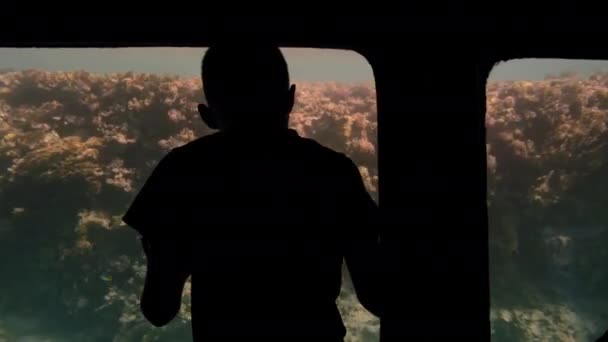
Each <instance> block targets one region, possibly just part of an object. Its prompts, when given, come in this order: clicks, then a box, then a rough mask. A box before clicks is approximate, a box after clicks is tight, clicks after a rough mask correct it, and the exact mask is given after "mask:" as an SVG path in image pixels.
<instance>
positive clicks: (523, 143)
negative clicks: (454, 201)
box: [486, 59, 608, 341]
mask: <svg viewBox="0 0 608 342" xmlns="http://www.w3.org/2000/svg"><path fill="white" fill-rule="evenodd" d="M605 70H608V62H607V61H584V60H548V59H540V60H539V59H524V60H513V61H508V62H506V63H502V64H499V65H498V66H496V67H495V68H494V70H493V71H492V73H491V75H490V78H489V80H488V84H487V114H486V128H487V146H486V147H487V157H488V165H487V172H488V173H487V174H488V195H487V196H488V197H487V200H488V205H489V229H490V265H491V266H490V274H491V275H490V285H491V322H492V340H493V341H594V340H595V339H597V338H598V337H599V336H601V335H602V334H603V333H604V331H606V330H607V329H608V295H607V294H608V293H607V292H606V289H608V271H607V270H608V248H607V247H606V246H607V244H606V242H608V210H606V209H607V207H608V178H607V176H608V127H607V125H608V73H606V71H605Z"/></svg>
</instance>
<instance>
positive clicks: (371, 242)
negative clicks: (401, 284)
mask: <svg viewBox="0 0 608 342" xmlns="http://www.w3.org/2000/svg"><path fill="white" fill-rule="evenodd" d="M345 174H346V175H345V178H344V180H345V181H346V182H344V183H343V186H344V189H342V191H343V193H344V196H345V197H344V199H343V200H344V203H345V204H346V206H345V208H344V209H345V211H344V212H345V215H347V216H348V218H347V220H346V221H347V222H349V223H350V224H349V225H348V229H347V230H346V231H345V233H346V234H347V236H346V238H345V241H346V245H345V255H344V259H345V261H346V266H347V267H348V271H349V273H350V276H351V279H352V282H353V286H354V288H355V292H356V295H357V298H358V299H359V302H360V303H361V305H363V307H364V308H366V309H367V310H368V311H369V312H371V313H372V314H374V315H375V316H377V317H380V316H381V315H382V309H381V304H382V301H381V298H380V297H381V294H382V288H381V285H382V281H383V274H382V271H381V269H382V267H383V265H382V264H381V262H382V260H381V250H380V234H379V229H378V227H379V222H378V220H379V215H378V207H377V205H376V203H375V202H374V201H373V199H372V198H371V197H370V195H369V194H368V192H367V190H366V189H365V186H364V184H363V180H362V178H361V174H360V173H359V169H358V168H357V166H356V165H355V164H354V163H353V162H352V161H350V160H348V166H347V167H346V172H345Z"/></svg>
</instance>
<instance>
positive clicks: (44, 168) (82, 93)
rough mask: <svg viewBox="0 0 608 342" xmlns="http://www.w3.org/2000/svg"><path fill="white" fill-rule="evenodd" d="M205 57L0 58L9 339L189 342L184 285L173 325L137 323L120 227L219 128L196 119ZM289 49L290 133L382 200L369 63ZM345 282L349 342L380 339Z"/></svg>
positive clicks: (127, 52) (132, 276)
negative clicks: (174, 156)
mask: <svg viewBox="0 0 608 342" xmlns="http://www.w3.org/2000/svg"><path fill="white" fill-rule="evenodd" d="M204 51H205V49H199V48H197V49H190V48H124V49H0V260H2V262H0V274H1V275H2V281H0V293H1V294H2V295H1V296H0V341H21V339H22V338H23V340H24V341H25V340H27V341H38V340H40V341H46V340H52V341H104V342H106V341H156V340H158V341H179V340H189V338H190V334H191V333H190V324H189V321H190V311H189V309H190V306H189V304H190V298H189V296H190V292H189V286H187V287H186V291H185V294H184V299H183V300H184V305H183V306H182V311H181V312H180V314H179V315H178V317H177V318H176V319H175V320H174V321H172V322H171V323H170V324H169V325H168V326H166V327H164V328H154V327H153V326H152V325H151V324H149V323H148V322H147V321H145V319H144V318H143V316H142V315H141V313H140V311H139V302H138V301H139V297H140V294H141V289H142V286H143V277H144V275H145V265H146V264H145V259H144V256H143V252H142V250H141V248H140V245H139V244H138V241H137V235H136V233H135V232H134V231H133V230H131V229H129V228H128V227H127V226H124V225H122V224H121V222H120V218H121V216H122V215H123V214H124V211H125V210H126V208H127V207H128V205H129V204H130V203H131V201H132V200H133V198H134V196H135V194H136V193H137V191H138V190H139V189H140V188H141V186H142V185H143V182H144V181H145V180H146V178H147V177H148V176H149V174H150V173H151V171H152V168H153V167H154V166H155V165H156V163H157V162H158V161H159V160H160V158H162V156H164V155H165V154H166V153H167V152H168V151H169V150H170V149H171V148H173V147H176V146H179V145H181V144H184V143H186V142H189V141H191V140H193V139H195V138H197V137H200V136H203V135H205V134H209V133H211V130H210V129H209V128H207V127H206V126H205V125H204V124H203V122H202V121H201V120H200V118H199V116H198V113H197V111H196V105H197V104H198V103H199V102H201V101H203V93H202V90H201V81H200V79H199V76H198V75H199V72H200V62H201V58H202V56H203V54H204ZM283 51H284V53H285V56H286V59H287V62H288V64H289V67H290V74H291V78H292V82H294V83H295V84H296V85H297V98H296V101H297V102H296V105H295V109H294V111H293V113H292V115H291V123H290V125H291V126H292V127H293V128H295V129H296V130H297V131H298V132H299V133H300V134H301V135H303V136H306V137H310V138H313V139H315V140H317V141H318V142H320V143H321V144H324V145H326V146H328V147H331V148H333V149H335V150H338V151H341V152H344V153H346V154H347V155H348V156H350V157H351V158H352V159H353V160H354V161H355V163H356V164H357V165H358V166H359V169H360V171H361V174H362V176H363V178H364V181H365V184H366V187H367V189H368V190H369V191H370V193H371V194H372V196H373V197H374V199H376V200H377V183H378V176H377V175H378V171H377V161H376V151H377V148H378V145H377V138H376V136H377V122H376V93H375V87H374V81H373V74H372V70H371V67H370V66H369V64H368V63H367V62H366V61H365V59H364V58H363V57H362V56H360V55H358V54H356V53H354V52H351V51H341V50H320V49H283ZM344 279H345V281H344V283H343V290H342V293H341V295H340V297H339V300H338V304H339V308H340V311H341V313H342V316H343V320H344V321H345V325H346V326H347V330H348V335H347V341H374V340H377V339H378V328H379V322H378V320H377V319H375V318H374V317H373V316H372V315H371V314H369V313H367V312H366V311H365V310H364V309H363V308H362V307H361V306H360V305H359V303H358V302H357V300H356V298H355V296H354V293H353V289H352V285H351V284H350V280H349V279H348V276H347V272H344ZM243 286H247V284H245V283H244V284H243ZM297 295H298V294H297V293H296V294H294V296H297ZM297 302H298V301H297V300H295V298H294V305H296V304H295V303H297ZM269 329H271V327H269ZM28 338H29V339H28Z"/></svg>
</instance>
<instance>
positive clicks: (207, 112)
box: [198, 103, 219, 129]
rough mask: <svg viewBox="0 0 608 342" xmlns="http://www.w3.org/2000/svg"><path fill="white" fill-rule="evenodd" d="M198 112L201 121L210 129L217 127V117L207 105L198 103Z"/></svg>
mask: <svg viewBox="0 0 608 342" xmlns="http://www.w3.org/2000/svg"><path fill="white" fill-rule="evenodd" d="M198 113H199V115H200V116H201V119H202V120H203V122H204V123H205V124H206V125H207V126H209V128H211V129H219V125H218V122H217V118H216V117H215V115H213V112H212V111H211V109H209V107H207V105H205V104H202V103H200V104H199V105H198Z"/></svg>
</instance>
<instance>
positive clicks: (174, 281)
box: [140, 237, 190, 327]
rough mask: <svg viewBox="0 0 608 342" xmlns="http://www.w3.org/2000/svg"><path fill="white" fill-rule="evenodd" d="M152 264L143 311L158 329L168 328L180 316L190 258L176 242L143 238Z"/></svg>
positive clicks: (144, 295) (141, 304)
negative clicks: (166, 326)
mask: <svg viewBox="0 0 608 342" xmlns="http://www.w3.org/2000/svg"><path fill="white" fill-rule="evenodd" d="M142 244H143V246H144V251H145V253H146V258H147V261H148V269H147V271H146V280H145V285H144V290H143V293H142V296H141V303H140V308H141V311H142V313H143V315H144V317H146V319H147V320H148V321H150V323H152V324H153V325H155V326H157V327H162V326H164V325H166V324H168V323H169V322H170V321H171V320H172V319H173V318H175V316H176V315H177V314H178V313H179V309H180V307H181V304H182V292H183V290H184V285H185V284H186V280H187V279H188V277H189V276H190V268H189V266H188V263H189V258H188V255H187V252H184V251H186V250H187V249H186V248H184V246H180V245H179V244H178V243H176V242H173V241H150V240H148V239H146V238H145V237H144V238H142Z"/></svg>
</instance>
